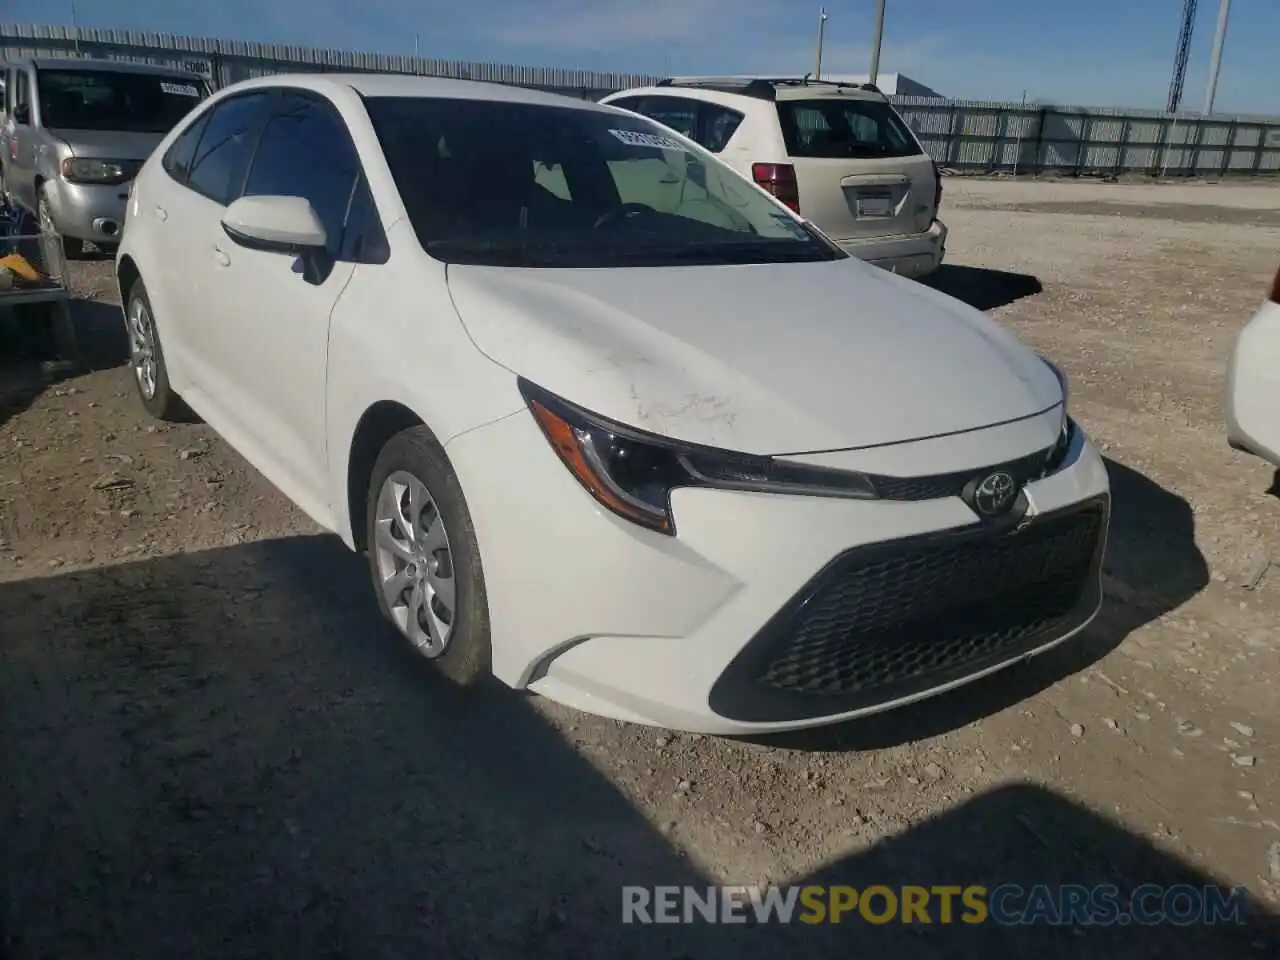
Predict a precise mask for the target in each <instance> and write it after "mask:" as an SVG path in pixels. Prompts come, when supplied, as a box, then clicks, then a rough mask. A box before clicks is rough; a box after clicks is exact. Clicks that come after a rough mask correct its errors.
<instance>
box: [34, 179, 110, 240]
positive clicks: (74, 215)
mask: <svg viewBox="0 0 1280 960" xmlns="http://www.w3.org/2000/svg"><path fill="white" fill-rule="evenodd" d="M46 183H47V186H46V188H45V189H46V191H47V195H48V198H49V214H50V216H52V217H53V225H54V227H55V228H56V229H57V231H58V233H60V234H62V236H64V237H69V238H71V239H73V240H88V241H90V242H91V243H119V242H120V234H121V232H122V231H123V229H124V215H125V208H126V206H127V204H128V201H129V184H127V183H122V184H116V185H114V186H101V185H96V184H84V183H68V182H67V181H66V180H63V179H62V178H60V177H59V178H57V179H53V180H49V181H47V182H46Z"/></svg>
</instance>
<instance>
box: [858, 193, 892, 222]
mask: <svg viewBox="0 0 1280 960" xmlns="http://www.w3.org/2000/svg"><path fill="white" fill-rule="evenodd" d="M857 204H858V206H857V210H858V219H859V220H871V219H879V218H883V217H892V216H893V191H891V190H859V191H858V199H857Z"/></svg>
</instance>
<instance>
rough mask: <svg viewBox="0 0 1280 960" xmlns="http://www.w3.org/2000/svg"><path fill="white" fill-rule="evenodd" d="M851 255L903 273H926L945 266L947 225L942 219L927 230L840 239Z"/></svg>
mask: <svg viewBox="0 0 1280 960" xmlns="http://www.w3.org/2000/svg"><path fill="white" fill-rule="evenodd" d="M836 242H837V243H838V244H839V245H840V247H841V248H842V249H843V250H844V251H845V252H846V253H848V254H850V255H851V256H855V257H857V258H858V259H860V260H865V261H867V262H868V263H871V264H874V265H875V266H877V267H882V268H884V269H885V270H889V271H891V272H893V273H898V274H902V275H903V276H904V277H913V278H915V277H923V276H925V275H926V274H930V273H933V271H935V270H937V269H938V268H939V267H940V266H942V258H943V257H944V256H946V252H947V226H946V224H944V223H943V222H942V221H941V220H935V221H933V224H932V225H931V226H930V227H929V229H928V230H927V231H926V232H924V233H915V234H908V235H906V236H901V237H875V238H873V239H869V240H837V241H836Z"/></svg>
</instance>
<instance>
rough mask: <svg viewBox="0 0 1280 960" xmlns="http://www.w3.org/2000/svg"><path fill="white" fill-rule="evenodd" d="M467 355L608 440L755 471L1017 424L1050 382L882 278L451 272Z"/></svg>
mask: <svg viewBox="0 0 1280 960" xmlns="http://www.w3.org/2000/svg"><path fill="white" fill-rule="evenodd" d="M448 278H449V288H450V291H451V293H452V295H453V299H454V303H455V305H456V307H457V310H458V313H459V315H460V317H461V318H462V322H463V324H464V325H465V326H466V328H467V331H468V333H469V334H470V335H471V337H472V339H473V341H474V342H475V344H476V346H477V347H478V348H479V349H480V350H481V351H482V352H483V353H485V354H486V355H487V356H489V357H490V358H491V359H493V360H494V361H496V362H497V363H500V364H502V365H503V366H505V367H507V368H508V369H510V370H512V371H513V372H515V373H517V374H519V375H520V376H522V377H525V378H526V379H528V380H530V381H532V382H534V383H536V384H537V385H538V386H540V387H542V388H544V389H546V390H549V391H551V392H552V393H555V394H558V395H559V396H561V397H563V398H565V399H566V400H569V401H571V402H573V403H575V404H577V405H579V406H581V407H584V408H586V409H588V410H591V411H593V412H595V413H598V414H600V415H602V416H605V417H608V418H610V419H612V420H615V421H617V422H619V423H622V424H626V425H628V426H631V427H635V428H638V429H641V430H647V431H650V432H653V433H657V434H660V435H662V436H666V437H670V438H673V439H677V440H683V441H687V442H690V443H699V444H707V445H709V446H714V447H720V448H723V449H730V450H737V451H740V452H744V453H754V454H784V453H810V452H818V451H825V450H842V449H856V448H860V447H870V446H879V445H884V444H889V443H898V442H903V441H909V440H917V439H923V438H926V437H936V436H943V435H946V434H951V433H957V432H961V431H966V430H974V429H977V428H981V427H987V426H992V425H995V424H999V423H1006V422H1009V421H1012V420H1018V419H1021V418H1023V417H1028V416H1031V415H1033V414H1036V413H1040V412H1043V411H1045V410H1047V409H1050V408H1052V407H1053V406H1055V405H1057V404H1059V403H1061V402H1062V399H1063V397H1062V389H1061V385H1060V384H1059V382H1058V379H1057V376H1056V375H1055V374H1054V373H1053V371H1052V370H1051V369H1050V368H1049V367H1048V366H1047V365H1046V364H1045V363H1044V362H1042V361H1041V359H1040V358H1039V357H1038V356H1037V355H1036V354H1035V353H1034V352H1032V351H1031V350H1030V349H1028V348H1027V347H1025V346H1024V345H1023V344H1021V343H1020V342H1019V341H1018V340H1017V339H1016V338H1014V337H1013V336H1012V334H1010V333H1009V332H1008V331H1006V330H1005V329H1004V328H1003V327H1001V326H999V325H998V324H997V323H995V322H994V321H993V320H991V319H990V318H988V317H987V316H985V315H984V314H982V313H981V312H979V311H977V310H975V309H973V308H971V307H969V306H967V305H965V304H963V303H961V302H960V301H958V300H955V299H953V298H951V297H948V296H946V295H944V294H941V293H938V292H937V291H935V290H932V289H930V288H928V287H924V286H922V285H920V284H918V283H915V282H914V281H911V280H906V279H904V278H902V277H898V276H895V275H893V274H891V273H888V272H887V271H884V270H881V269H879V268H877V267H872V266H869V265H867V264H864V263H862V262H860V261H857V260H853V259H847V260H836V261H826V262H818V263H801V264H797V263H789V264H753V265H745V266H740V265H733V266H710V267H706V266H700V267H692V266H690V267H660V268H646V267H637V268H631V269H620V270H619V269H612V270H603V269H602V270H596V269H564V270H560V269H550V270H548V269H514V268H504V267H487V266H459V265H450V267H449V268H448Z"/></svg>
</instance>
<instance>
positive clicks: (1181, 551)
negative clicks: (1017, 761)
mask: <svg viewBox="0 0 1280 960" xmlns="http://www.w3.org/2000/svg"><path fill="white" fill-rule="evenodd" d="M1106 463H1107V473H1108V474H1109V476H1110V478H1111V496H1112V504H1111V531H1110V536H1109V538H1108V541H1107V556H1106V560H1105V562H1104V565H1103V578H1104V580H1103V582H1104V590H1105V593H1106V597H1105V599H1104V601H1103V607H1102V610H1101V612H1100V613H1099V614H1098V617H1097V619H1096V620H1094V622H1093V623H1092V624H1090V625H1089V627H1088V628H1086V629H1085V630H1084V631H1082V632H1081V633H1080V634H1079V635H1077V636H1076V637H1073V638H1072V639H1070V640H1068V641H1067V642H1065V643H1063V644H1062V645H1060V646H1058V647H1055V648H1053V649H1052V650H1050V651H1048V652H1046V653H1043V654H1041V655H1040V656H1038V657H1035V658H1034V659H1031V660H1028V661H1026V662H1024V663H1021V664H1018V665H1017V666H1014V667H1011V668H1010V669H1008V670H1002V671H1000V672H999V673H996V674H993V675H992V676H990V677H987V678H985V679H983V680H979V681H977V682H975V683H972V684H969V685H967V686H963V687H959V688H957V689H956V690H953V691H952V692H950V693H947V694H944V695H942V696H939V697H933V698H931V699H929V700H925V701H923V702H921V703H918V704H913V705H911V706H907V707H903V708H900V709H898V710H892V711H889V712H887V713H883V714H877V715H874V716H870V717H865V718H863V719H860V720H853V721H850V722H848V723H843V724H838V725H836V726H831V727H822V728H819V729H817V730H806V731H802V732H799V733H795V734H786V735H781V736H771V737H763V738H758V739H757V742H760V743H764V744H767V745H774V746H782V747H786V748H788V749H793V750H797V749H798V750H818V751H831V750H872V749H879V748H882V747H889V746H896V745H898V744H903V743H910V742H913V741H916V740H923V739H927V738H930V737H935V736H938V735H940V734H943V733H946V732H948V731H950V730H956V729H959V728H961V727H965V726H968V725H969V724H971V723H974V722H975V721H977V720H981V719H982V718H984V717H988V716H991V715H992V714H995V713H999V712H1000V711H1002V710H1005V709H1007V708H1009V707H1011V706H1013V705H1014V704H1017V703H1021V702H1022V701H1024V700H1027V699H1029V698H1030V697H1033V696H1035V695H1036V694H1037V693H1040V692H1041V691H1042V690H1045V689H1046V688H1048V687H1051V686H1053V684H1055V683H1057V682H1059V681H1060V680H1062V679H1064V678H1066V677H1069V676H1071V675H1072V674H1075V673H1079V672H1080V671H1082V670H1084V669H1087V668H1088V667H1089V666H1091V665H1093V664H1094V663H1096V662H1097V661H1099V660H1101V659H1102V658H1103V657H1105V656H1106V655H1107V654H1109V653H1110V652H1111V651H1112V650H1114V649H1115V648H1116V647H1118V646H1119V645H1120V643H1121V642H1122V641H1123V640H1124V638H1125V637H1126V636H1128V635H1129V634H1130V633H1132V632H1133V631H1134V630H1136V629H1138V628H1139V627H1141V626H1143V625H1144V624H1146V623H1149V622H1150V621H1152V620H1155V619H1157V618H1159V617H1160V616H1162V615H1163V614H1165V613H1167V612H1169V611H1170V610H1172V609H1174V608H1176V607H1179V606H1181V605H1182V604H1183V603H1185V602H1186V601H1187V600H1189V599H1191V597H1193V596H1195V595H1196V594H1197V593H1199V592H1200V591H1201V590H1202V589H1203V588H1204V587H1205V586H1206V585H1207V584H1208V582H1209V568H1208V565H1207V563H1206V562H1205V559H1204V556H1203V555H1202V554H1201V553H1200V548H1199V547H1197V546H1196V541H1195V517H1194V515H1193V514H1192V512H1191V506H1190V505H1189V504H1188V503H1187V502H1186V501H1185V500H1183V499H1182V498H1181V497H1179V496H1178V495H1177V494H1174V493H1170V492H1169V491H1168V490H1166V489H1164V488H1163V487H1162V486H1160V485H1159V484H1157V483H1156V482H1155V481H1153V480H1151V479H1150V478H1148V477H1146V476H1145V475H1143V474H1141V473H1138V472H1137V471H1136V470H1131V469H1130V468H1129V467H1126V466H1124V465H1123V464H1121V463H1118V462H1117V461H1115V460H1110V459H1108V460H1107V461H1106Z"/></svg>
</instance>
